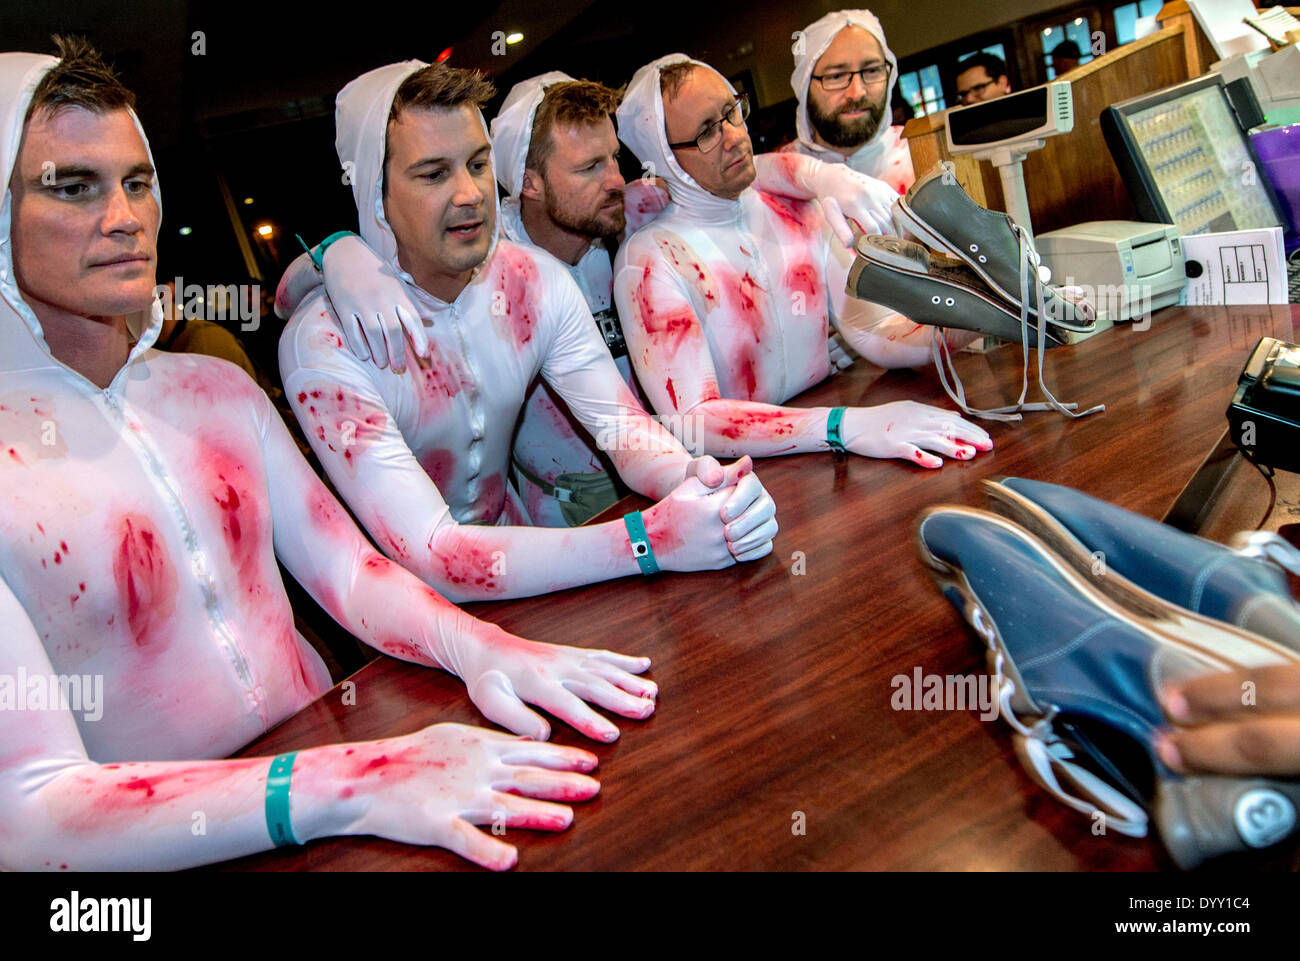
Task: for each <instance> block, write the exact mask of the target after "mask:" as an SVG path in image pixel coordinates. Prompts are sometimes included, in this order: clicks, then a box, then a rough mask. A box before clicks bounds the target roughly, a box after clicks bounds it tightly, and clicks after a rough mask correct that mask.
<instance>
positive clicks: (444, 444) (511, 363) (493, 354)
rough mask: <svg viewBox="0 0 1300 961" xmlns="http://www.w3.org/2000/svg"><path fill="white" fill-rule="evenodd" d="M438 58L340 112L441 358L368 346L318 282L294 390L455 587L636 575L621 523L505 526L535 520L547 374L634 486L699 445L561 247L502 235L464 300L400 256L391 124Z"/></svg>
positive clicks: (367, 520)
mask: <svg viewBox="0 0 1300 961" xmlns="http://www.w3.org/2000/svg"><path fill="white" fill-rule="evenodd" d="M423 66H424V64H423V63H420V62H419V61H407V62H405V63H400V64H391V65H389V66H387V67H382V68H379V69H377V70H373V71H371V72H370V73H367V74H365V75H363V76H361V77H359V78H358V79H356V80H354V81H353V82H352V83H350V84H348V86H347V87H345V88H344V89H343V91H342V92H341V93H340V94H339V97H338V109H337V117H336V119H337V125H338V133H337V145H338V152H339V158H340V160H341V161H343V162H344V163H352V164H355V167H354V169H355V176H354V179H353V195H354V197H355V198H356V201H357V209H358V211H359V215H360V227H361V236H362V239H363V240H364V241H365V242H366V244H367V245H368V246H369V247H370V248H371V250H373V251H375V252H376V253H377V254H378V255H379V256H380V257H381V258H382V259H383V260H385V261H386V262H387V263H389V264H390V265H391V267H392V269H393V270H394V271H395V273H396V274H397V276H398V277H399V278H401V281H402V283H403V284H404V286H405V288H406V291H407V293H408V294H409V295H410V298H411V300H412V302H413V303H414V304H415V305H416V307H417V308H418V309H419V311H420V315H421V318H422V319H423V321H424V324H425V326H426V330H427V332H428V335H429V340H430V344H431V357H430V359H429V360H423V359H420V358H417V357H416V356H415V353H414V351H413V350H412V349H411V348H410V345H409V343H408V344H407V370H406V372H405V373H404V374H394V373H392V372H391V371H390V370H379V369H376V368H375V367H374V366H373V365H372V364H370V363H369V362H368V361H361V360H358V359H357V358H356V357H355V356H353V354H352V353H351V351H350V350H348V348H347V346H346V345H345V344H344V342H343V339H342V337H341V335H340V329H341V328H340V327H339V325H338V321H337V319H336V318H335V316H334V313H333V310H332V308H331V307H330V304H329V300H328V298H327V297H326V295H325V292H324V289H323V288H318V289H317V290H315V291H314V292H313V293H311V294H310V295H308V296H307V297H306V298H305V299H304V300H303V301H302V303H301V304H300V305H299V306H298V308H297V310H296V311H295V312H294V315H293V319H292V320H291V322H290V323H289V325H288V327H287V328H286V329H285V332H284V335H283V337H282V338H281V341H280V370H281V373H282V374H283V377H284V386H285V392H286V393H287V395H288V397H289V401H290V403H291V404H292V405H293V408H294V412H295V413H296V414H297V415H298V419H299V421H300V422H301V424H302V426H303V431H304V433H305V434H306V435H307V439H308V441H309V442H310V443H311V444H312V447H313V449H314V450H315V451H316V453H317V455H318V456H319V457H320V459H321V463H322V464H323V465H324V467H325V470H326V471H327V472H328V474H329V476H330V479H331V480H332V481H333V482H334V485H335V487H336V488H337V489H338V491H339V493H340V494H341V495H342V496H343V498H344V499H345V500H346V501H347V502H348V504H349V505H351V507H352V509H353V511H354V512H355V513H356V515H357V516H358V518H359V519H360V521H361V523H362V524H363V525H364V526H365V527H366V528H367V530H369V531H370V533H371V534H372V536H373V537H374V538H375V540H376V543H377V544H378V545H379V546H380V548H381V549H382V550H383V551H384V552H385V553H387V554H388V555H389V556H390V557H391V558H393V559H394V560H396V561H398V562H399V563H401V564H402V565H403V566H405V567H407V568H408V569H410V570H411V571H413V572H414V573H416V574H417V575H418V576H419V577H421V578H422V579H423V580H424V581H426V582H427V583H429V584H431V585H433V586H434V587H436V588H438V589H439V590H440V591H442V592H443V593H445V594H446V595H447V596H449V597H451V598H453V599H456V600H471V599H475V600H486V599H496V598H505V597H518V596H528V595H532V594H538V593H545V592H548V591H552V590H558V589H560V588H561V587H567V586H571V585H572V584H575V583H590V582H591V581H592V580H593V579H600V578H603V577H612V576H618V575H620V574H627V573H635V572H636V570H637V568H636V566H635V563H632V565H631V567H630V569H629V568H628V563H629V561H630V560H631V554H630V553H629V551H630V548H629V546H628V538H627V534H626V532H625V531H622V532H621V533H620V529H621V528H622V525H599V526H598V527H594V528H583V529H581V533H579V531H578V530H577V529H575V530H573V531H569V530H550V529H547V528H540V527H525V526H502V525H526V524H529V523H530V521H531V518H530V517H529V514H528V511H527V508H526V507H525V506H524V505H523V504H522V502H521V501H520V499H519V496H518V494H517V493H516V492H515V490H514V487H513V485H511V484H510V483H508V481H507V472H508V469H509V459H510V450H511V443H512V438H513V434H514V429H515V424H516V422H517V420H518V418H519V412H520V409H521V408H522V406H523V404H524V398H525V395H526V393H527V391H528V388H529V386H530V385H531V384H532V383H533V381H534V379H535V378H536V377H537V376H538V374H540V375H541V376H542V378H543V379H544V380H545V381H546V382H547V383H549V384H550V385H551V386H552V387H553V388H554V389H555V391H556V393H557V394H558V395H559V396H560V397H561V398H563V400H564V401H565V403H566V404H567V406H568V408H569V410H570V411H572V412H573V414H574V415H575V416H576V417H577V418H578V420H579V421H581V422H582V424H583V425H584V426H585V427H586V428H587V430H588V431H589V432H590V434H591V435H592V436H593V437H595V438H597V440H598V442H600V441H602V440H603V441H604V443H603V445H602V446H604V447H607V448H611V455H610V456H611V459H612V460H613V461H614V463H615V465H616V466H617V467H618V470H619V474H620V476H621V477H622V478H623V479H624V480H625V481H626V482H627V483H628V484H629V486H631V487H632V488H634V489H636V490H639V491H641V492H642V493H645V494H646V495H647V496H651V497H656V498H657V497H661V496H663V495H665V494H667V493H668V492H669V491H670V490H672V489H673V487H674V486H675V485H676V484H678V483H680V482H681V481H682V479H683V477H684V476H685V473H686V467H687V465H688V464H689V463H690V461H691V456H690V455H689V454H688V453H687V452H686V450H685V449H684V448H683V447H682V446H681V444H680V443H678V442H677V440H676V439H675V438H674V437H673V436H672V435H671V434H670V433H668V432H667V431H665V430H663V429H662V428H660V427H659V425H658V424H656V423H655V422H654V421H653V420H652V419H651V418H650V417H649V416H648V415H647V414H646V413H645V411H644V410H643V409H642V408H641V407H640V405H639V404H638V403H637V401H636V399H635V398H634V397H633V396H632V393H631V391H630V390H629V389H628V386H627V384H626V383H625V382H624V380H623V378H622V377H621V376H620V374H619V371H618V368H617V367H615V365H614V361H613V359H612V358H611V357H610V353H609V350H608V349H607V348H606V346H605V342H604V340H603V339H602V337H601V336H600V334H599V332H598V330H597V327H596V323H595V321H594V320H593V318H592V315H591V311H590V310H588V308H587V304H586V301H585V300H584V297H583V294H582V291H580V290H579V289H578V286H577V285H576V284H575V283H574V281H573V278H572V277H571V276H570V274H569V271H568V270H566V269H565V266H564V265H563V264H561V263H560V262H559V261H558V260H556V259H555V258H554V257H552V256H551V255H550V254H548V253H546V252H545V251H542V250H541V249H539V248H536V247H532V246H525V245H522V244H518V243H515V242H514V241H511V240H505V239H499V238H498V239H496V240H495V241H494V246H493V248H492V250H491V251H490V252H489V254H488V257H487V259H486V260H485V261H484V262H483V264H482V265H481V266H480V267H479V268H478V269H477V270H476V271H475V273H474V275H473V278H472V279H471V280H470V282H469V284H468V285H467V286H466V287H465V288H464V290H462V291H461V293H460V294H459V295H458V296H457V298H456V299H455V300H454V301H452V302H451V303H446V302H444V301H442V300H439V299H438V298H436V297H433V296H432V295H430V294H428V293H427V292H425V291H424V290H422V289H421V288H420V287H419V286H417V285H416V283H415V282H414V280H413V279H412V277H411V276H410V274H409V273H407V272H406V271H404V270H403V269H402V268H401V266H400V264H399V263H398V261H397V242H396V238H395V237H394V235H393V232H392V229H391V227H389V225H388V223H387V221H386V219H385V217H384V208H383V197H382V192H381V191H382V180H381V177H382V172H383V165H384V156H383V152H384V134H385V130H386V125H387V122H388V115H389V111H390V109H391V105H392V101H393V96H394V94H395V93H396V91H397V88H398V87H399V86H400V85H401V83H402V81H403V80H405V79H406V77H407V76H409V75H410V74H411V73H413V72H415V71H416V70H418V69H420V68H421V67H423ZM489 202H492V201H489ZM481 525H489V526H481ZM491 525H496V526H491ZM616 528H618V529H616ZM654 537H655V535H654V534H653V532H652V541H653V540H654ZM593 572H596V575H597V576H593Z"/></svg>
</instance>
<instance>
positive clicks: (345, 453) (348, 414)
mask: <svg viewBox="0 0 1300 961" xmlns="http://www.w3.org/2000/svg"><path fill="white" fill-rule="evenodd" d="M307 396H308V397H310V398H312V399H314V400H316V401H317V404H318V405H319V406H317V404H312V405H309V406H308V408H307V413H306V414H303V413H302V412H301V410H300V411H299V420H300V421H301V422H302V425H303V428H304V429H305V430H307V432H308V434H309V436H314V437H315V438H316V439H317V440H319V441H321V442H322V443H323V444H324V445H325V450H326V451H328V452H329V453H331V454H334V455H335V456H339V457H341V458H342V459H343V462H344V464H346V465H347V467H348V469H349V471H351V472H352V473H355V471H356V458H357V457H359V456H360V455H361V454H362V453H363V452H364V451H365V450H366V449H367V448H369V447H370V445H371V444H373V443H374V442H375V440H376V439H377V438H378V437H379V436H381V435H382V433H383V431H384V429H385V428H386V427H387V425H388V414H387V412H386V411H385V410H384V409H383V407H381V406H380V405H379V404H377V403H375V402H374V401H371V400H369V399H368V398H364V397H361V396H359V395H357V394H354V393H352V392H351V391H345V390H342V389H340V388H338V387H336V386H332V387H331V388H330V390H329V392H328V396H326V393H325V392H322V391H320V390H310V391H307ZM316 452H317V454H318V455H320V456H321V457H322V458H323V457H324V456H325V452H323V451H321V450H320V449H319V448H317V451H316Z"/></svg>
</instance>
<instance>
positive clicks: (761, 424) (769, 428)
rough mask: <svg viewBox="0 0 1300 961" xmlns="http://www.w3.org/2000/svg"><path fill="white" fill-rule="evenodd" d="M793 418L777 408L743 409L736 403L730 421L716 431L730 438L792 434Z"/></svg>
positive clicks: (793, 427) (793, 428) (793, 429)
mask: <svg viewBox="0 0 1300 961" xmlns="http://www.w3.org/2000/svg"><path fill="white" fill-rule="evenodd" d="M794 431H795V424H794V418H792V417H791V416H790V415H788V414H785V413H782V412H781V411H779V410H743V409H741V408H740V407H739V406H738V405H737V406H736V408H735V409H734V410H733V411H732V412H731V417H730V422H729V423H726V424H724V425H722V426H721V427H719V428H718V433H720V434H721V435H722V436H723V437H727V438H730V439H731V440H739V439H740V438H741V437H784V436H787V435H792V434H794Z"/></svg>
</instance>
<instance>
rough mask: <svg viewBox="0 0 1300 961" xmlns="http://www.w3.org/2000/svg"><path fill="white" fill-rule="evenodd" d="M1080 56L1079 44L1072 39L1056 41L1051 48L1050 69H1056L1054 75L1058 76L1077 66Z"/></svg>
mask: <svg viewBox="0 0 1300 961" xmlns="http://www.w3.org/2000/svg"><path fill="white" fill-rule="evenodd" d="M1081 56H1082V54H1081V53H1080V52H1079V45H1078V44H1077V43H1075V42H1074V41H1073V40H1062V41H1061V42H1060V43H1058V44H1057V45H1056V46H1055V47H1053V48H1052V69H1053V70H1055V71H1056V76H1058V77H1060V76H1061V75H1062V74H1066V73H1069V72H1070V71H1071V70H1073V69H1075V68H1076V67H1077V66H1079V58H1080V57H1081Z"/></svg>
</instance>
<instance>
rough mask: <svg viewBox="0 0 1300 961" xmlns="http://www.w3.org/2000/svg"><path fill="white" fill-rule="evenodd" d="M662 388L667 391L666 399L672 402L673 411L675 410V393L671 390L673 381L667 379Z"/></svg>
mask: <svg viewBox="0 0 1300 961" xmlns="http://www.w3.org/2000/svg"><path fill="white" fill-rule="evenodd" d="M664 386H665V387H666V388H667V389H668V398H669V399H670V400H671V401H672V402H673V410H677V391H676V390H674V389H673V379H672V378H671V377H669V378H668V383H666V384H665V385H664Z"/></svg>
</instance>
